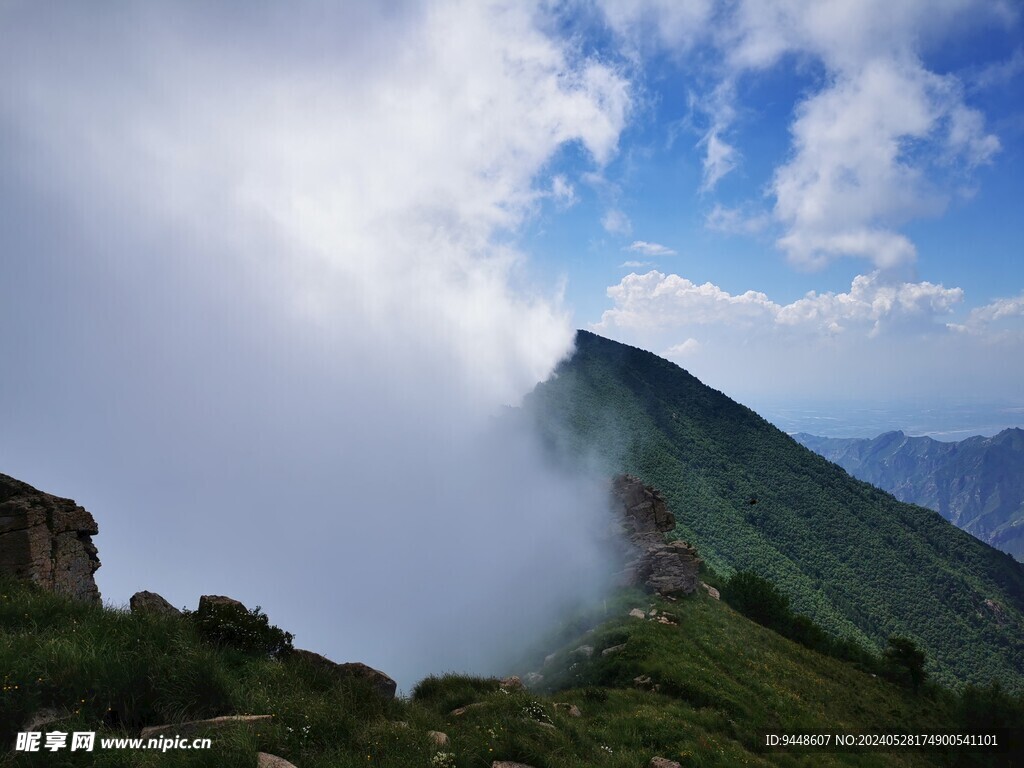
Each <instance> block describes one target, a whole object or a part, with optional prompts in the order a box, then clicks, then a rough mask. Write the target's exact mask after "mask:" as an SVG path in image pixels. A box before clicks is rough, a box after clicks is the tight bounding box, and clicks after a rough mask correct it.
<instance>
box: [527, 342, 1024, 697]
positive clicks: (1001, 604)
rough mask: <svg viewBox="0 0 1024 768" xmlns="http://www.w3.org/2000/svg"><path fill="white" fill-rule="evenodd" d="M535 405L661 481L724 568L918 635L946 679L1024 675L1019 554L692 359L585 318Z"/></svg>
mask: <svg viewBox="0 0 1024 768" xmlns="http://www.w3.org/2000/svg"><path fill="white" fill-rule="evenodd" d="M752 375H756V372H754V373H753V374H752ZM526 408H527V410H528V411H530V412H532V413H533V415H534V416H535V417H536V418H537V419H538V422H539V424H540V425H541V427H542V429H544V430H546V431H547V433H548V435H549V436H550V438H551V439H552V440H553V441H555V442H556V443H558V444H560V446H561V447H562V448H563V449H566V450H568V452H570V453H577V454H578V453H584V454H586V453H591V454H593V453H596V454H597V455H598V456H600V457H601V458H602V459H604V460H605V461H606V462H607V464H608V466H609V468H614V469H617V468H619V467H622V468H624V469H625V470H627V471H631V472H633V473H635V474H637V475H639V476H640V477H641V478H642V479H643V480H644V481H645V482H647V483H649V484H651V485H654V486H656V487H658V488H660V489H661V490H662V491H663V492H664V494H665V496H666V498H667V499H668V501H669V505H670V507H671V509H672V510H673V512H674V513H675V515H676V518H677V520H678V524H679V525H678V529H677V533H678V534H679V535H680V536H682V537H683V538H686V539H688V540H690V541H692V542H693V543H695V544H696V545H697V547H698V549H699V550H700V552H701V554H702V556H703V557H705V559H707V560H708V561H709V562H710V563H711V564H712V565H713V566H715V568H716V569H718V570H720V571H722V572H725V573H728V572H730V571H731V570H732V569H748V570H754V571H756V572H758V573H761V574H763V575H765V576H767V577H768V578H770V579H771V580H772V581H774V582H775V583H776V584H777V585H778V586H779V587H780V588H781V589H782V590H783V591H784V592H786V593H787V594H788V595H789V596H790V597H791V599H792V601H793V605H794V608H796V609H797V610H798V611H801V612H804V613H807V614H808V615H810V616H811V617H812V618H814V619H815V620H816V621H817V622H818V623H819V624H821V625H823V626H824V627H825V628H826V629H829V630H831V631H834V632H838V633H841V634H845V635H847V636H849V637H852V638H854V639H857V640H859V641H861V642H866V643H870V644H875V645H877V644H879V643H882V642H884V640H885V638H887V637H888V636H889V635H890V634H894V633H900V634H906V635H909V636H911V637H913V638H914V639H916V640H917V641H918V642H919V643H920V644H921V645H922V646H923V647H924V648H925V649H926V650H927V652H928V655H929V657H930V663H931V670H932V672H933V674H935V675H936V676H937V677H938V678H939V679H941V680H943V681H944V682H947V683H954V684H956V683H961V682H964V681H971V682H977V683H981V684H985V683H988V682H989V681H990V680H992V679H999V680H1001V681H1003V684H1004V685H1008V686H1010V687H1012V688H1014V689H1016V690H1020V689H1022V688H1024V569H1022V567H1021V566H1020V564H1018V563H1016V562H1014V561H1013V559H1012V558H1010V557H1009V556H1008V555H1005V554H1003V553H1000V552H997V551H996V550H994V549H992V548H991V547H988V546H987V545H985V544H982V543H981V542H979V541H977V540H976V539H974V538H973V537H972V536H970V535H968V534H966V533H964V532H963V531H960V530H958V529H957V528H955V527H954V526H952V525H950V524H949V523H948V522H946V521H945V520H943V519H942V518H941V517H940V516H939V515H938V514H937V513H935V512H932V511H930V510H926V509H923V508H921V507H917V506H913V505H909V504H903V503H900V502H897V501H896V500H895V499H893V498H892V497H891V496H890V495H889V494H887V493H884V492H882V491H879V490H877V489H875V488H873V487H871V486H869V485H867V484H866V483H862V482H859V481H857V480H854V479H853V478H851V477H849V476H848V475H847V474H846V473H845V472H844V471H843V470H842V469H840V468H839V467H837V466H836V465H834V464H831V463H830V462H828V461H826V460H824V459H822V458H821V457H819V456H817V455H816V454H814V453H812V452H811V451H809V450H807V449H805V448H803V447H802V446H800V445H798V444H797V443H796V442H795V441H794V440H792V439H791V438H790V437H789V436H787V435H786V434H784V433H783V432H781V431H780V430H778V429H776V428H775V427H773V426H772V425H771V424H769V423H768V422H767V421H765V420H764V419H762V418H761V417H759V416H758V415H757V414H755V413H754V412H753V411H751V410H749V409H748V408H745V407H744V406H741V405H739V404H737V403H735V402H734V401H732V400H730V399H729V398H728V397H726V396H725V395H723V394H722V393H720V392H718V391H716V390H713V389H711V388H709V387H706V386H704V385H703V384H701V383H700V382H699V381H698V380H697V379H695V378H694V377H693V376H690V375H689V374H688V373H686V372H685V371H684V370H682V369H681V368H679V367H678V366H676V365H673V364H672V363H669V362H667V361H665V360H662V359H660V358H658V357H656V356H655V355H652V354H650V353H648V352H644V351H642V350H639V349H635V348H632V347H628V346H625V345H622V344H618V343H616V342H612V341H609V340H607V339H603V338H601V337H598V336H595V335H594V334H590V333H586V332H582V331H581V332H580V333H579V335H578V337H577V352H576V354H575V356H574V357H573V358H572V359H570V360H569V361H567V362H565V363H563V364H562V365H561V366H560V368H559V369H558V370H557V371H556V375H555V376H553V377H552V378H551V379H550V380H549V381H547V382H545V383H543V384H541V385H539V386H538V387H537V389H536V390H535V392H534V393H532V394H531V395H530V397H529V398H528V399H527V403H526ZM754 497H756V499H757V503H756V504H750V500H751V499H752V498H754ZM986 601H991V603H987V602H986ZM992 605H995V606H996V609H995V610H993V608H992V607H991V606H992Z"/></svg>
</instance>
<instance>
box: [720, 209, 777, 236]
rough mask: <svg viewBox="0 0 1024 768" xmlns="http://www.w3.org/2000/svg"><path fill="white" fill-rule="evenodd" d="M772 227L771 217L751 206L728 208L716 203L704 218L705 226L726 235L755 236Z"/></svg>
mask: <svg viewBox="0 0 1024 768" xmlns="http://www.w3.org/2000/svg"><path fill="white" fill-rule="evenodd" d="M770 225H771V216H770V215H769V214H767V213H765V212H763V211H756V210H752V209H751V207H750V206H743V207H738V208H726V207H725V206H723V205H721V204H719V203H716V204H715V206H714V207H713V208H712V209H711V211H710V212H709V213H708V214H707V216H705V217H704V226H705V227H707V228H708V229H710V230H712V231H713V232H722V233H724V234H745V235H755V234H757V233H759V232H763V231H764V230H765V229H767V228H768V227H769V226H770Z"/></svg>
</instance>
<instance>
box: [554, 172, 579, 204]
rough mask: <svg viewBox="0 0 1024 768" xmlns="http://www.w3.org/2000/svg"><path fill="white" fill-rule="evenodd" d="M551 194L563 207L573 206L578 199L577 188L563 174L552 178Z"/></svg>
mask: <svg viewBox="0 0 1024 768" xmlns="http://www.w3.org/2000/svg"><path fill="white" fill-rule="evenodd" d="M550 195H551V197H552V198H553V199H554V200H555V202H556V203H557V204H558V205H559V207H561V208H571V207H572V206H573V205H575V204H576V201H577V199H578V198H577V197H576V189H575V188H574V187H573V185H572V184H570V183H569V180H568V179H566V178H565V176H563V175H561V174H559V175H557V176H555V177H554V178H553V179H551V192H550Z"/></svg>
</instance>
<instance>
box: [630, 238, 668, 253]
mask: <svg viewBox="0 0 1024 768" xmlns="http://www.w3.org/2000/svg"><path fill="white" fill-rule="evenodd" d="M622 250H624V251H635V252H636V253H642V254H643V255H644V256H674V255H675V253H676V252H675V251H674V250H672V249H671V248H669V247H668V246H665V245H662V244H661V243H648V242H646V241H644V240H635V241H633V243H632V244H631V245H627V246H626V247H625V248H623V249H622Z"/></svg>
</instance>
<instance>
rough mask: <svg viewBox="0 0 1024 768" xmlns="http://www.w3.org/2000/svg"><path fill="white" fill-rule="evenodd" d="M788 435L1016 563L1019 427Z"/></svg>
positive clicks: (1023, 517)
mask: <svg viewBox="0 0 1024 768" xmlns="http://www.w3.org/2000/svg"><path fill="white" fill-rule="evenodd" d="M793 437H794V438H795V439H796V440H797V441H798V442H799V443H801V444H802V445H805V446H807V447H808V448H810V449H811V450H812V451H814V452H815V453H819V454H821V455H822V456H824V457H825V458H826V459H828V460H829V461H834V462H835V463H836V464H838V465H839V466H841V467H842V468H843V469H845V470H846V471H847V472H849V473H850V474H851V475H853V476H854V477H856V478H858V479H859V480H863V481H865V482H868V483H871V484H872V485H877V486H878V487H879V488H882V489H883V490H886V491H889V493H891V494H892V495H893V496H895V497H896V498H897V499H899V500H900V501H908V502H911V503H913V504H920V505H921V506H923V507H928V508H929V509H934V510H935V511H936V512H938V513H939V514H941V515H942V516H943V517H944V518H946V519H947V520H949V521H950V522H951V523H953V524H954V525H956V526H959V527H960V528H963V529H964V530H965V531H967V532H968V533H971V534H973V535H975V536H977V537H978V538H979V539H981V540H982V541H985V542H988V543H989V544H991V545H992V546H993V547H996V548H997V549H1001V550H1003V551H1004V552H1008V553H1010V554H1011V555H1013V556H1014V557H1015V558H1016V559H1017V560H1024V429H1004V430H1003V431H1002V432H1000V433H999V434H998V435H994V436H993V437H981V436H978V437H970V438H968V439H966V440H960V441H958V442H953V443H944V442H941V441H939V440H934V439H932V438H930V437H909V436H907V435H905V434H904V433H903V432H886V433H885V434H882V435H879V436H878V437H875V438H845V439H844V438H832V437H818V436H816V435H808V434H806V433H800V434H797V435H794V436H793Z"/></svg>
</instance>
